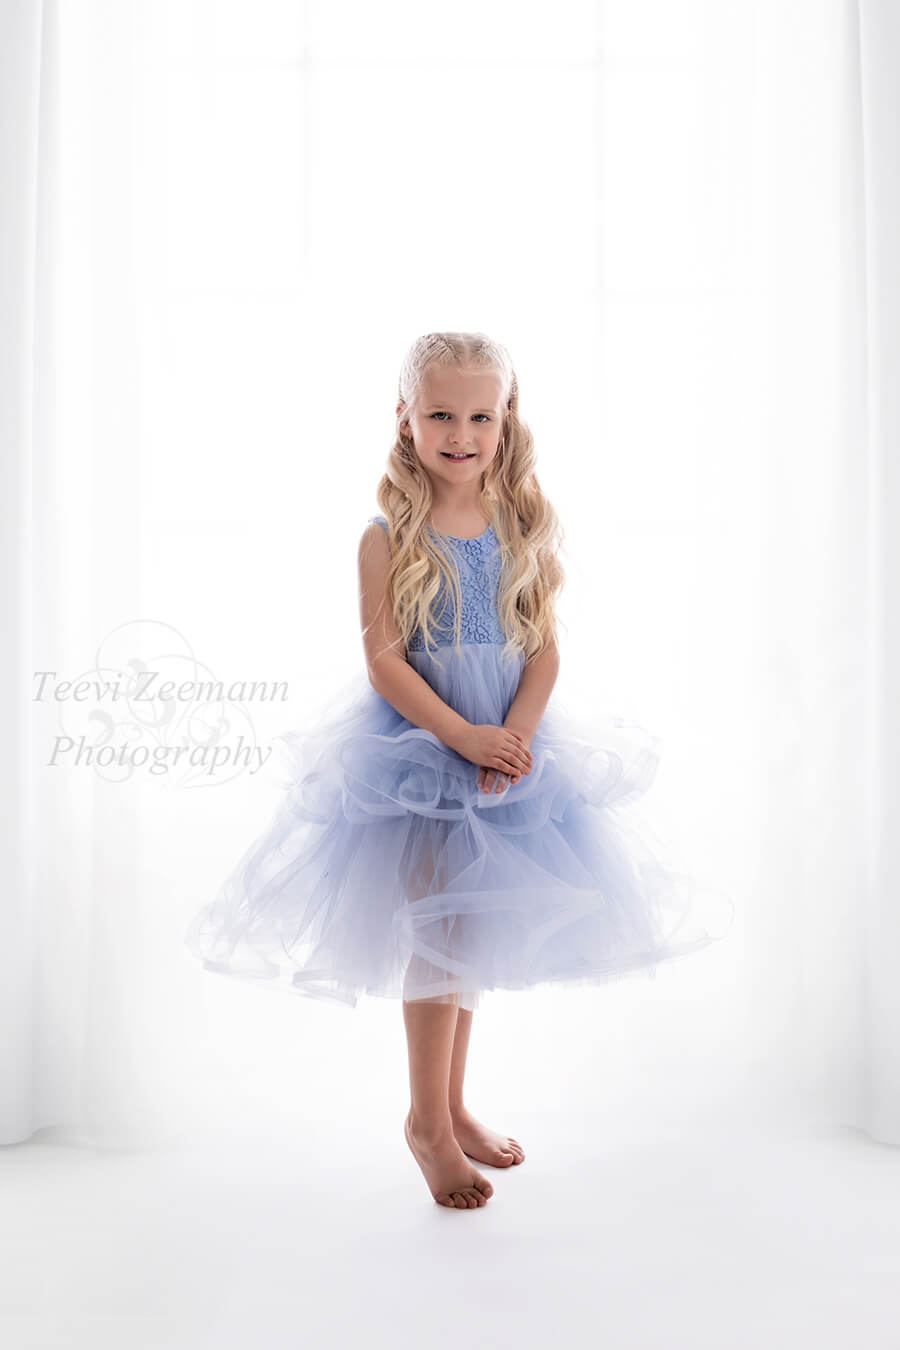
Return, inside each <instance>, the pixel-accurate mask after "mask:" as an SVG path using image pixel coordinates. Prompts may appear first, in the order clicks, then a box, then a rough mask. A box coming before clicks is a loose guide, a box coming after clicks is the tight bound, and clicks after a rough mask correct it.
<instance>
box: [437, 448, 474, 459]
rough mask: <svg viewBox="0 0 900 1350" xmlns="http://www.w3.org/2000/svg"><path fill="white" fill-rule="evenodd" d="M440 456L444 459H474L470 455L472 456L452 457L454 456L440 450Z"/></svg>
mask: <svg viewBox="0 0 900 1350" xmlns="http://www.w3.org/2000/svg"><path fill="white" fill-rule="evenodd" d="M441 454H442V455H443V456H444V459H474V458H475V456H474V454H472V455H454V454H451V453H450V451H449V450H442V451H441Z"/></svg>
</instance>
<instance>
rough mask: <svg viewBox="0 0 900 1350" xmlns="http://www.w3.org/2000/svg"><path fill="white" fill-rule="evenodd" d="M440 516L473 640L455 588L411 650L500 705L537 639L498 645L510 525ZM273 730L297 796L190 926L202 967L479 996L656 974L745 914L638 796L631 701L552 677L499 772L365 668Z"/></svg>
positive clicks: (654, 760) (647, 755)
mask: <svg viewBox="0 0 900 1350" xmlns="http://www.w3.org/2000/svg"><path fill="white" fill-rule="evenodd" d="M370 519H372V520H377V521H378V523H379V524H380V525H381V526H382V527H383V528H384V529H385V530H387V523H386V521H385V520H384V518H383V517H382V516H373V517H371V518H370ZM435 538H436V539H437V541H438V542H439V543H441V544H443V546H444V547H445V548H446V549H447V550H448V551H449V556H451V558H453V557H455V560H456V562H457V565H458V569H459V578H460V587H461V594H462V615H461V652H460V653H457V652H456V650H455V648H454V646H453V622H452V609H450V608H449V607H448V608H445V609H443V611H442V606H443V605H444V603H445V601H448V602H452V593H448V592H446V591H445V590H444V589H443V588H442V591H441V593H440V594H439V596H438V598H437V602H436V603H435V605H434V606H433V609H432V613H433V614H434V615H435V616H436V628H433V629H432V643H433V644H434V642H436V643H437V650H436V652H432V653H429V652H428V651H427V650H426V649H425V644H424V642H423V640H422V635H421V630H417V631H416V633H414V634H413V636H412V638H411V640H410V643H409V646H408V649H407V660H408V662H409V664H410V665H411V666H412V667H413V669H414V670H416V671H417V672H418V673H419V675H421V676H422V678H423V679H425V680H427V682H428V683H429V685H431V687H432V688H433V689H434V690H435V691H436V693H437V694H439V695H440V697H441V698H442V699H443V700H444V701H445V702H446V703H448V704H449V705H450V706H451V707H453V708H455V709H456V711H457V712H459V713H460V714H461V715H462V716H463V717H465V718H466V719H467V720H468V721H470V722H472V723H492V724H494V725H497V726H500V725H502V723H503V719H504V718H505V717H506V714H507V712H508V711H509V707H510V704H511V703H512V701H513V698H514V697H515V694H516V690H517V688H518V683H519V679H520V676H521V672H522V669H523V666H524V658H523V657H522V655H521V653H515V654H514V656H513V658H512V659H508V658H507V659H505V658H504V655H503V648H504V645H505V642H506V636H505V634H504V631H503V627H502V624H501V621H500V616H499V613H498V608H497V598H498V583H499V577H500V552H499V544H498V541H497V537H496V535H495V534H494V530H493V527H492V526H489V527H488V528H487V529H486V530H485V531H484V533H483V534H481V535H478V536H477V537H475V538H471V539H461V538H455V537H454V536H452V535H447V534H443V533H437V532H435ZM278 739H279V740H280V742H281V743H282V745H281V748H282V750H283V751H284V752H286V756H287V774H286V777H285V779H284V786H285V787H286V789H287V790H286V792H285V795H284V798H283V800H282V802H281V804H280V806H279V808H278V810H277V812H276V815H275V817H274V819H273V820H272V821H271V823H270V825H269V826H268V828H267V829H266V830H265V831H264V833H263V834H262V836H261V837H260V838H258V839H256V840H255V841H254V843H253V844H252V845H251V846H250V847H249V849H248V850H247V851H246V852H245V854H244V856H243V858H242V859H241V860H240V862H239V863H238V864H237V866H236V867H235V869H234V871H233V872H232V874H231V875H230V876H229V878H228V879H227V881H226V882H225V883H224V884H223V886H222V888H221V890H220V892H219V894H218V895H217V897H216V898H215V899H214V900H213V901H212V902H211V903H210V904H207V905H205V906H204V907H203V908H202V909H201V910H200V911H199V912H198V913H197V914H196V915H195V917H194V919H193V921H192V923H191V925H190V927H189V929H188V932H187V935H186V942H187V945H188V947H189V948H190V949H191V951H192V953H193V954H194V955H195V956H196V957H197V958H198V959H199V960H200V961H201V962H202V963H203V965H204V967H205V968H206V969H207V970H211V971H216V972H218V973H221V974H227V975H233V976H238V977H246V978H252V979H258V980H260V981H264V982H268V983H269V984H270V985H271V987H276V988H277V987H285V988H288V989H290V990H291V991H293V992H296V993H300V994H307V995H311V996H313V997H319V998H327V999H337V1000H339V1001H341V1002H344V1003H347V1004H349V1005H351V1006H355V1004H356V1003H357V1000H358V998H359V997H360V995H363V994H367V995H370V996H380V997H387V998H403V999H419V998H437V999H440V1000H441V1001H446V1002H455V1003H458V1004H459V1005H461V1006H463V1007H467V1008H474V1007H476V1006H478V1004H479V1002H480V996H481V994H482V993H483V992H484V991H486V990H497V989H505V990H522V989H531V988H533V987H534V986H536V985H543V984H547V983H554V984H559V983H562V984H567V985H571V986H576V985H582V984H585V983H600V982H604V981H608V980H614V979H618V978H621V977H623V976H625V975H628V974H631V973H637V972H644V973H646V974H647V975H649V976H651V977H652V976H653V975H654V974H655V967H656V966H657V965H658V964H659V963H660V962H662V961H667V960H671V959H673V958H676V957H681V956H685V955H687V954H689V953H692V952H695V951H697V950H699V949H700V948H702V947H705V946H707V945H708V944H709V943H710V942H713V941H715V940H717V939H719V938H721V937H724V936H725V935H726V933H727V931H728V930H729V928H730V926H731V922H732V920H733V917H734V905H733V902H732V901H731V899H730V898H729V897H728V896H727V895H726V894H725V893H724V892H721V891H718V890H715V889H713V888H709V887H705V888H704V887H701V886H700V885H699V883H698V882H697V881H696V880H695V879H694V878H693V876H692V875H691V874H690V873H689V872H688V871H686V870H685V869H684V867H682V866H680V865H679V864H677V863H672V862H671V860H670V859H668V858H667V857H666V852H667V850H666V849H665V848H664V846H663V845H662V843H661V841H660V840H659V839H658V838H657V837H656V836H655V834H654V833H653V832H652V831H651V830H650V828H649V826H648V825H647V823H646V821H644V820H642V819H640V818H639V816H638V815H637V813H636V810H635V807H634V802H635V800H636V799H637V798H638V797H639V796H640V795H641V794H642V793H644V792H645V791H646V789H647V788H648V787H649V785H650V783H651V781H652V779H653V777H654V775H655V773H656V770H657V767H658V762H659V753H658V739H657V738H656V737H655V736H653V735H652V734H650V733H649V732H647V731H645V730H644V729H643V728H642V727H641V726H639V725H638V724H637V723H635V722H628V721H626V720H624V719H622V718H618V717H614V718H610V719H608V720H607V721H605V722H602V723H596V722H594V723H591V724H590V726H588V725H587V723H586V722H585V721H584V720H583V719H579V720H575V719H573V718H572V717H571V716H569V715H568V714H566V713H563V711H562V709H561V707H560V705H559V702H558V700H556V699H554V696H553V695H552V694H551V697H550V700H549V702H548V704H547V708H546V710H545V713H544V716H543V718H542V719H541V722H540V724H539V725H538V728H537V730H536V731H535V734H534V736H533V738H532V740H531V744H530V750H531V753H532V757H533V764H532V770H531V773H530V774H526V775H523V776H522V777H521V778H520V780H519V782H518V783H516V784H513V785H510V784H509V783H508V781H506V780H504V781H506V787H505V790H504V791H503V792H502V793H500V794H498V793H496V792H492V793H491V794H488V793H485V792H483V791H481V789H480V788H479V787H478V784H477V778H478V772H479V768H478V766H477V765H475V764H472V763H470V762H469V761H468V760H466V759H464V758H463V757H462V756H461V755H459V754H458V753H457V752H456V751H455V750H452V749H451V748H450V747H449V746H447V745H445V744H444V743H443V742H442V741H441V740H439V739H438V737H437V736H435V735H434V734H433V733H432V732H430V731H426V730H424V729H423V728H421V727H417V726H415V725H414V724H413V723H411V722H409V721H407V720H406V718H404V717H402V716H401V714H400V713H399V712H398V711H397V710H396V709H395V708H394V707H393V706H392V705H391V704H390V703H388V702H387V700H385V699H384V698H382V697H381V695H380V694H378V693H376V691H375V690H374V689H373V688H372V686H371V685H370V684H369V682H368V680H367V679H365V678H363V677H360V678H359V680H358V681H357V682H355V685H354V686H353V692H352V697H344V698H343V699H342V700H340V701H339V702H338V705H337V707H335V708H332V709H331V711H330V712H329V714H328V716H327V717H326V718H325V719H324V720H323V721H321V722H320V724H319V725H316V726H314V727H312V728H308V729H306V730H304V731H291V732H287V733H285V734H284V735H283V736H282V737H279V738H278ZM495 786H496V784H495Z"/></svg>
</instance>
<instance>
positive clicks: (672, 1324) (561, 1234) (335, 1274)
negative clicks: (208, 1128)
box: [0, 1091, 900, 1350]
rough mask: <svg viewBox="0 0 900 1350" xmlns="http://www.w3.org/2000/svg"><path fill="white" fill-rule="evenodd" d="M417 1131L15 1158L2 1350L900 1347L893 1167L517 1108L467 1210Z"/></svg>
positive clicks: (833, 1151)
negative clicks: (512, 1162) (417, 1145)
mask: <svg viewBox="0 0 900 1350" xmlns="http://www.w3.org/2000/svg"><path fill="white" fill-rule="evenodd" d="M471 1104H472V1106H473V1109H475V1106H476V1103H474V1102H472V1103H471ZM646 1105H647V1102H646V1101H644V1102H643V1106H644V1107H646ZM404 1110H405V1104H400V1106H399V1107H398V1108H397V1109H396V1110H394V1111H393V1113H391V1112H389V1111H387V1110H386V1109H385V1108H384V1106H383V1105H382V1104H381V1103H380V1102H377V1103H375V1105H374V1107H373V1110H372V1111H371V1112H367V1113H366V1114H365V1116H364V1118H361V1119H358V1118H357V1119H354V1117H353V1115H352V1113H349V1114H348V1115H347V1116H346V1117H345V1118H342V1119H341V1120H340V1121H339V1122H329V1121H322V1122H320V1123H318V1124H309V1123H304V1120H303V1118H302V1116H301V1115H299V1114H298V1116H297V1118H296V1119H293V1120H288V1121H285V1120H280V1121H279V1123H278V1124H277V1126H275V1125H272V1124H271V1123H270V1124H269V1125H267V1126H266V1127H265V1128H262V1127H260V1126H259V1124H257V1123H254V1122H253V1121H252V1120H248V1119H245V1120H244V1121H243V1122H242V1123H241V1124H240V1126H234V1127H232V1128H230V1129H228V1130H226V1131H217V1132H216V1134H215V1135H214V1136H212V1135H209V1134H207V1135H204V1134H202V1133H195V1134H193V1135H192V1136H191V1137H190V1138H188V1137H185V1138H182V1139H181V1140H177V1141H174V1142H172V1143H171V1144H169V1145H168V1146H166V1147H165V1148H162V1149H157V1150H155V1151H152V1152H145V1153H132V1154H123V1153H105V1154H104V1153H101V1152H98V1151H94V1150H80V1149H76V1148H71V1147H60V1146H57V1145H54V1144H51V1143H47V1142H43V1143H42V1142H39V1140H35V1141H32V1142H30V1143H28V1144H23V1145H18V1146H13V1147H10V1148H6V1149H3V1150H0V1184H2V1195H3V1227H2V1232H3V1238H2V1250H0V1262H2V1283H3V1294H2V1306H0V1336H2V1343H3V1345H4V1346H5V1347H6V1350H56V1347H60V1350H61V1348H62V1347H65V1350H81V1347H84V1350H105V1348H106V1347H110V1350H113V1348H114V1350H151V1347H152V1350H162V1348H163V1347H165V1348H166V1350H175V1348H176V1347H177V1348H178V1350H182V1348H183V1350H201V1348H203V1347H207V1346H208V1347H215V1348H216V1350H230V1347H235V1348H236V1347H242V1348H243V1347H247V1346H250V1345H254V1346H262V1347H267V1348H268V1347H273V1348H274V1347H279V1350H280V1347H284V1346H294V1345H297V1346H304V1347H306V1346H310V1347H311V1346H340V1347H343V1346H366V1347H370V1346H375V1347H380V1346H382V1345H384V1346H389V1345H390V1346H392V1347H395V1348H397V1347H410V1348H412V1347H416V1350H420V1348H421V1347H430V1346H435V1347H439V1346H440V1347H443V1346H448V1347H449V1346H453V1347H459V1346H460V1345H475V1346H498V1345H502V1346H517V1347H518V1346H522V1347H530V1346H536V1347H537V1346H541V1347H545V1346H547V1345H548V1343H549V1344H551V1345H553V1346H559V1347H562V1346H566V1347H568V1346H586V1347H587V1346H591V1347H594V1346H596V1345H598V1344H600V1345H604V1346H608V1347H610V1350H631V1347H636V1348H637V1347H640V1350H657V1348H658V1350H682V1348H683V1350H705V1348H706V1347H709V1348H710V1350H743V1348H744V1347H747V1350H751V1348H752V1350H781V1348H782V1347H784V1348H785V1350H787V1347H791V1350H794V1347H804V1350H805V1347H809V1346H815V1347H816V1350H830V1348H831V1347H841V1348H842V1350H843V1348H845V1347H849V1346H850V1345H851V1343H853V1344H862V1345H865V1346H866V1347H867V1350H882V1347H884V1350H888V1347H890V1350H897V1347H898V1346H900V1150H898V1149H893V1148H888V1147H884V1146H880V1145H878V1144H875V1143H873V1142H872V1141H871V1140H869V1139H868V1138H867V1137H866V1136H864V1135H862V1134H860V1133H858V1132H856V1131H853V1130H849V1129H835V1130H833V1131H821V1130H818V1131H816V1130H814V1129H813V1130H810V1129H809V1128H808V1127H805V1126H804V1125H803V1124H802V1123H798V1122H796V1121H795V1122H794V1123H793V1124H786V1123H782V1124H780V1125H779V1124H778V1123H777V1122H774V1121H769V1122H766V1121H765V1120H757V1121H755V1122H753V1123H752V1125H748V1124H747V1123H746V1115H747V1111H746V1106H741V1107H740V1108H738V1105H737V1103H736V1102H735V1101H734V1100H733V1095H732V1094H731V1093H730V1092H727V1091H726V1092H723V1093H722V1094H721V1095H720V1096H719V1098H718V1099H717V1100H714V1101H713V1103H712V1105H708V1104H707V1105H705V1106H704V1107H703V1110H702V1112H701V1113H700V1115H699V1117H698V1115H697V1113H696V1112H695V1111H693V1110H687V1109H686V1108H685V1107H684V1105H683V1104H682V1105H681V1106H680V1107H677V1108H673V1107H671V1106H669V1107H667V1106H666V1105H665V1102H664V1101H663V1100H660V1104H659V1107H658V1110H656V1111H652V1112H647V1111H645V1112H644V1115H645V1117H646V1118H645V1119H644V1120H643V1122H642V1124H641V1125H640V1126H635V1124H634V1121H633V1119H632V1117H633V1114H634V1112H633V1111H632V1112H629V1111H628V1110H627V1109H625V1108H623V1106H622V1105H621V1104H619V1105H618V1106H616V1107H614V1108H612V1109H610V1108H607V1109H605V1110H602V1111H601V1110H590V1109H587V1110H582V1111H580V1112H579V1113H577V1114H576V1115H574V1116H573V1114H572V1113H571V1111H570V1112H568V1113H567V1112H566V1111H565V1110H564V1109H563V1108H562V1107H561V1106H553V1107H549V1106H545V1107H544V1109H543V1110H542V1111H541V1112H540V1113H535V1112H529V1111H526V1110H522V1109H515V1110H514V1111H509V1112H508V1113H504V1115H503V1118H497V1119H494V1118H493V1115H495V1114H496V1112H493V1113H492V1118H490V1119H489V1120H488V1123H489V1124H492V1125H495V1126H497V1127H501V1128H505V1129H507V1130H508V1131H509V1132H511V1133H512V1134H514V1135H515V1136H516V1137H517V1138H518V1139H519V1140H520V1141H521V1142H522V1144H523V1146H524V1148H525V1150H526V1153H527V1157H526V1160H525V1162H524V1163H522V1164H521V1165H520V1166H517V1167H514V1168H508V1169H491V1168H485V1169H483V1170H485V1171H486V1173H487V1174H488V1175H489V1176H490V1178H491V1180H492V1182H493V1183H494V1187H495V1194H494V1196H493V1198H492V1199H491V1200H490V1201H489V1202H488V1204H487V1205H486V1206H484V1207H483V1208H480V1209H477V1210H449V1209H445V1208H442V1207H440V1206H438V1205H436V1204H435V1203H434V1202H433V1201H432V1200H431V1198H430V1196H429V1195H428V1193H427V1191H426V1188H425V1185H424V1182H423V1180H422V1178H421V1176H420V1174H419V1172H418V1170H417V1168H416V1166H415V1163H414V1161H413V1159H412V1156H411V1155H410V1154H409V1152H408V1151H407V1148H406V1144H405V1142H404V1140H403V1136H402V1129H401V1125H402V1118H403V1112H404ZM483 1114H484V1115H485V1116H486V1117H487V1116H488V1113H487V1112H485V1113H483ZM738 1119H742V1120H743V1122H744V1123H743V1124H741V1125H738V1124H737V1123H736V1121H737V1120H738Z"/></svg>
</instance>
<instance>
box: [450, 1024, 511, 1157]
mask: <svg viewBox="0 0 900 1350" xmlns="http://www.w3.org/2000/svg"><path fill="white" fill-rule="evenodd" d="M471 1034H472V1013H471V1012H470V1011H468V1010H467V1009H465V1008H460V1010H459V1013H458V1014H457V1018H456V1032H455V1035H454V1037H453V1049H452V1052H451V1055H450V1081H449V1084H448V1090H447V1096H448V1102H449V1110H450V1120H451V1122H452V1124H453V1135H454V1138H455V1139H456V1142H457V1143H458V1144H459V1146H460V1148H461V1149H462V1150H463V1152H464V1153H468V1154H469V1156H470V1157H472V1158H475V1159H476V1160H477V1161H478V1162H484V1163H490V1164H491V1165H492V1166H493V1167H511V1166H514V1165H515V1164H516V1163H520V1162H524V1160H525V1150H524V1149H523V1148H522V1145H521V1144H520V1143H519V1141H518V1139H513V1138H512V1136H511V1135H507V1134H499V1133H498V1132H497V1131H496V1130H490V1129H488V1127H487V1126H486V1125H482V1123H481V1121H480V1120H476V1119H475V1117H474V1116H473V1115H472V1113H471V1112H470V1111H469V1110H468V1108H467V1107H466V1105H465V1103H464V1101H463V1079H464V1078H465V1076H466V1055H467V1054H468V1050H469V1037H470V1035H471Z"/></svg>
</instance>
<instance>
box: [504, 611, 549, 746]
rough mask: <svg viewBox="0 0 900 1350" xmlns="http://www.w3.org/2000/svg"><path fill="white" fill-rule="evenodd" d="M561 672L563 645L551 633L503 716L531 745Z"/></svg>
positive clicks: (530, 665) (522, 679) (523, 673)
mask: <svg viewBox="0 0 900 1350" xmlns="http://www.w3.org/2000/svg"><path fill="white" fill-rule="evenodd" d="M558 674H559V647H558V646H557V645H556V638H555V637H554V636H553V635H552V634H551V635H550V636H549V637H545V645H544V648H543V651H542V652H541V654H540V656H536V657H535V658H534V660H533V661H531V662H530V663H529V664H528V665H527V666H526V667H525V669H524V670H523V671H522V678H521V679H520V680H519V686H518V688H517V690H516V696H515V698H514V699H513V701H512V703H511V704H510V705H509V712H508V713H507V714H506V717H505V718H504V719H503V725H504V726H505V727H508V728H509V729H510V730H511V731H517V732H518V733H519V735H520V736H522V737H523V738H524V740H525V744H526V745H530V743H531V738H532V736H533V735H534V733H535V731H537V728H538V723H539V722H540V720H541V718H542V717H543V715H544V709H545V708H546V706H547V704H548V702H549V700H550V695H551V693H552V692H553V686H554V685H555V684H556V677H557V675H558Z"/></svg>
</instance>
